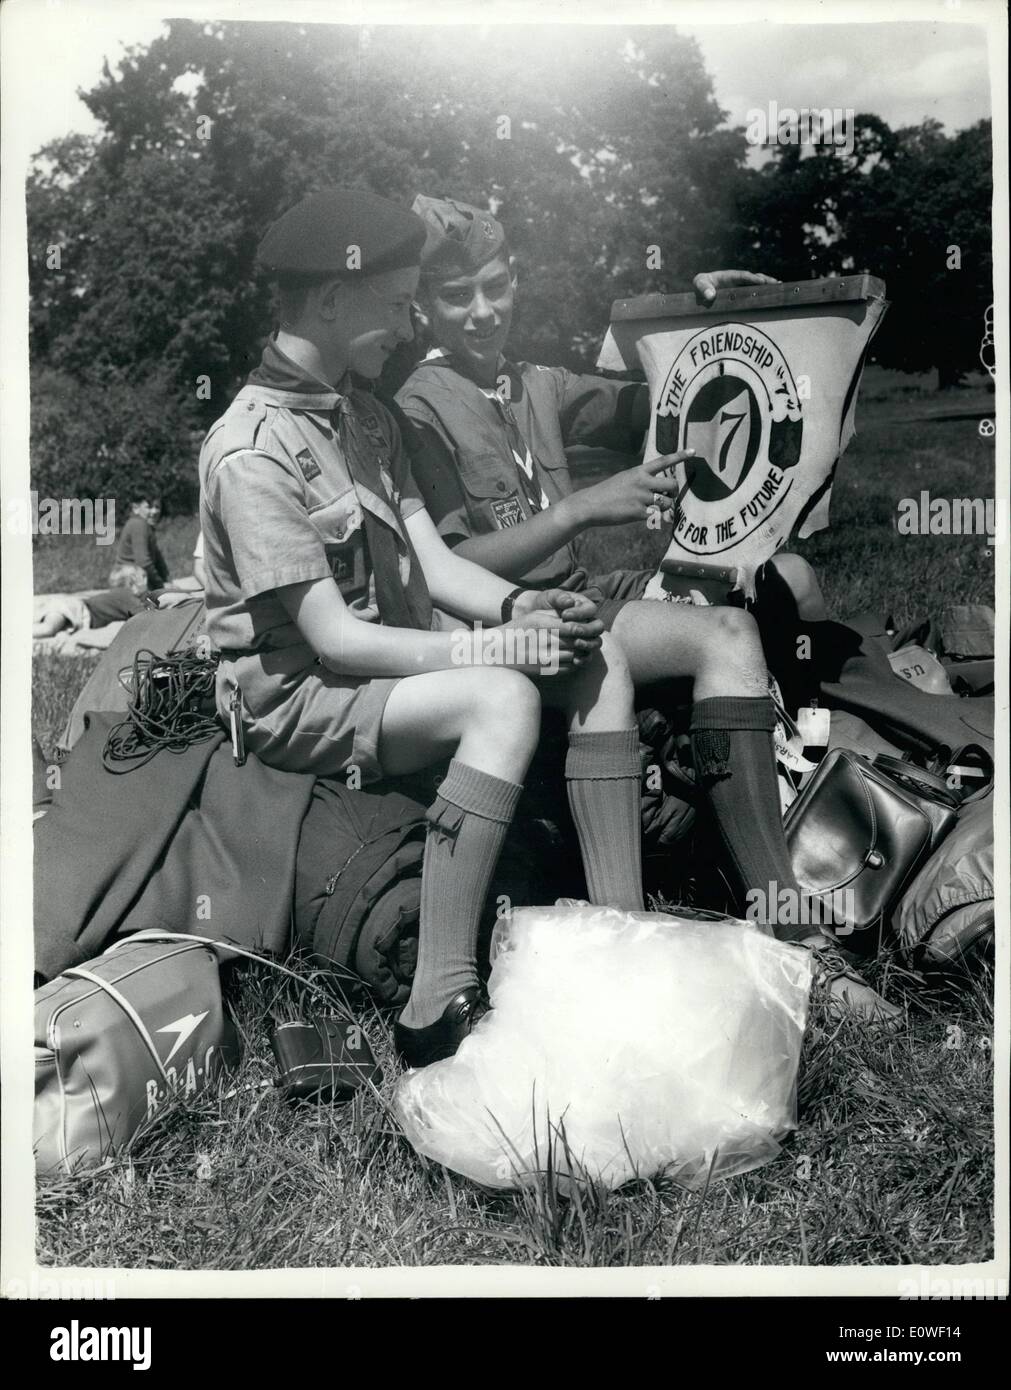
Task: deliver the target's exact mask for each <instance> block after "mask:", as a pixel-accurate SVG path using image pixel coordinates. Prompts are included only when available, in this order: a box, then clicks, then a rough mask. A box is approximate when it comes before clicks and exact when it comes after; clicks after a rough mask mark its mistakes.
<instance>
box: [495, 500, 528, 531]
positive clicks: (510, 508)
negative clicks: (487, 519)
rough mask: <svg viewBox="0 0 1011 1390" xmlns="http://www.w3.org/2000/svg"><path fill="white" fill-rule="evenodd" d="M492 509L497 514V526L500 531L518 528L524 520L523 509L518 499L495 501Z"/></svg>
mask: <svg viewBox="0 0 1011 1390" xmlns="http://www.w3.org/2000/svg"><path fill="white" fill-rule="evenodd" d="M491 509H492V511H493V512H494V513H495V525H496V526H497V527H498V528H499V530H500V531H504V530H505V529H506V527H508V526H518V525H519V524H520V522H521V521H522V520H523V508H522V506H521V505H520V499H519V498H518V497H515V496H514V497H506V498H504V499H502V500H501V501H493V502H492V504H491Z"/></svg>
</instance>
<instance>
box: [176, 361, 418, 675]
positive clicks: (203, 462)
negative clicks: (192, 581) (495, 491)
mask: <svg viewBox="0 0 1011 1390" xmlns="http://www.w3.org/2000/svg"><path fill="white" fill-rule="evenodd" d="M319 387H320V389H319V392H318V393H315V392H311V391H285V390H278V389H275V388H273V387H267V386H263V385H259V384H255V383H252V382H250V383H247V384H246V385H245V386H244V387H243V388H242V390H241V391H240V392H239V393H238V395H237V396H236V397H235V399H234V400H233V402H232V404H231V405H230V406H229V408H228V409H227V410H226V411H225V413H224V415H222V417H221V418H220V420H218V421H217V423H216V424H215V425H213V426H212V428H211V430H210V432H209V433H208V435H207V438H206V440H205V441H204V445H203V448H202V450H201V453H200V524H201V529H202V532H203V536H204V550H205V555H204V564H205V567H206V572H207V578H206V602H207V632H208V635H209V637H210V639H211V641H212V642H213V643H214V644H215V645H216V646H218V647H220V648H222V649H225V650H233V651H234V650H245V651H251V650H256V651H266V650H272V651H277V650H280V649H282V648H291V647H297V646H299V645H301V646H305V645H306V644H305V643H304V641H303V638H302V636H301V634H300V633H299V631H298V629H297V627H296V626H295V624H294V623H293V622H292V621H291V619H290V618H289V616H288V612H287V610H286V609H285V607H284V605H283V604H282V603H281V601H280V599H279V598H278V597H277V594H276V592H275V590H277V589H279V588H281V587H282V586H284V585H287V584H299V583H305V582H307V581H310V580H314V579H326V578H329V577H330V576H332V577H333V578H334V579H335V580H336V581H337V586H338V588H339V589H340V592H341V595H342V596H343V598H344V600H345V602H346V603H347V605H348V607H349V608H350V609H351V611H352V612H353V613H354V615H355V617H357V618H359V619H362V620H364V621H365V622H377V621H378V620H379V609H378V605H377V602H376V591H375V580H374V577H373V575H372V573H371V570H370V567H369V562H368V549H367V547H366V545H365V539H364V533H363V527H362V508H363V507H365V508H368V509H369V510H370V511H371V512H372V513H373V514H374V515H375V516H377V517H378V518H379V519H380V520H381V521H384V522H385V523H386V524H387V525H388V526H390V527H392V528H393V530H394V531H395V532H396V533H397V535H398V536H400V537H402V536H403V526H402V522H403V521H404V520H406V519H407V518H408V517H410V516H413V515H414V513H415V512H417V511H420V510H421V508H422V507H423V505H424V504H423V502H422V500H421V497H420V495H419V493H418V491H417V489H416V488H415V485H414V483H413V481H412V479H411V476H410V473H409V471H408V466H407V460H406V455H405V453H404V450H403V447H402V445H401V441H400V434H399V431H398V430H397V428H396V426H395V425H394V423H393V421H392V419H391V417H390V416H389V414H388V412H387V411H386V410H385V409H384V408H383V407H382V406H381V405H379V403H378V402H375V403H374V414H375V417H376V419H377V421H378V423H379V427H380V429H381V431H382V434H383V436H384V437H385V439H386V441H387V444H388V452H387V453H386V454H385V456H383V457H382V462H381V467H380V477H381V481H382V485H383V491H384V493H385V495H379V493H377V492H373V491H371V490H369V489H367V488H360V489H359V490H358V491H356V489H355V486H354V483H353V482H352V480H351V475H350V473H349V471H348V467H347V464H346V462H345V459H344V456H343V453H342V450H341V447H340V444H339V441H338V437H337V430H336V428H335V425H334V422H333V420H332V413H333V411H334V409H335V407H336V406H337V405H338V404H339V403H340V401H341V399H342V398H341V396H340V395H339V394H338V392H336V391H334V390H328V389H326V388H325V383H323V382H320V383H319ZM398 554H399V563H400V578H401V582H402V583H405V584H406V582H407V578H408V576H409V573H410V565H411V558H410V553H409V549H408V546H407V544H406V541H404V543H403V544H402V545H398ZM307 654H308V649H307ZM312 659H314V658H312Z"/></svg>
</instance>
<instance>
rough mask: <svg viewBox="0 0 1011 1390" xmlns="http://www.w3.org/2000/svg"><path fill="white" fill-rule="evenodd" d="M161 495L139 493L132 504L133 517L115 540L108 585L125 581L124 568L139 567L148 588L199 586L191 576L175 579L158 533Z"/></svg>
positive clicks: (181, 589) (194, 587) (179, 589)
mask: <svg viewBox="0 0 1011 1390" xmlns="http://www.w3.org/2000/svg"><path fill="white" fill-rule="evenodd" d="M161 512H162V505H161V498H160V497H158V496H138V497H135V498H134V499H133V501H132V502H131V504H130V513H131V514H130V516H129V517H128V518H127V519H126V521H125V522H124V523H123V529H122V530H121V531H120V533H119V536H118V538H117V540H116V551H115V556H114V559H113V566H112V570H111V572H110V574H109V587H110V588H113V589H114V588H117V587H118V586H119V585H121V584H122V583H124V580H123V577H122V575H123V567H124V566H127V565H132V566H137V567H138V568H139V569H141V570H143V571H144V574H145V576H146V578H147V587H148V589H149V590H152V591H153V590H156V589H170V590H177V591H184V592H187V591H189V590H195V589H198V588H199V587H200V585H199V581H198V580H196V579H195V578H194V577H193V576H192V575H188V574H186V575H180V576H179V577H178V578H176V579H173V578H172V576H171V575H170V574H169V567H168V565H167V563H166V561H165V556H164V555H163V554H162V552H161V547H160V546H159V544H158V536H157V534H156V532H157V527H158V522H159V521H160V520H161Z"/></svg>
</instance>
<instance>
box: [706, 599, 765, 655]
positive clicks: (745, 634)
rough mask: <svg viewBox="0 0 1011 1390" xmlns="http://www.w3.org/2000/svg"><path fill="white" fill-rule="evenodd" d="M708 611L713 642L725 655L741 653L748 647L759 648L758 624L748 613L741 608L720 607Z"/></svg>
mask: <svg viewBox="0 0 1011 1390" xmlns="http://www.w3.org/2000/svg"><path fill="white" fill-rule="evenodd" d="M710 611H711V612H712V615H713V618H712V621H713V629H714V630H713V633H712V640H713V643H714V644H719V648H720V650H721V652H722V653H723V654H724V655H725V656H727V657H732V656H733V655H734V653H735V652H736V653H741V652H744V651H748V650H749V649H750V648H756V649H757V650H759V651H760V650H761V640H760V638H759V635H758V624H757V623H756V622H755V620H754V618H753V617H752V616H751V614H750V613H747V612H745V610H744V609H743V608H722V607H721V608H713V609H711V610H710Z"/></svg>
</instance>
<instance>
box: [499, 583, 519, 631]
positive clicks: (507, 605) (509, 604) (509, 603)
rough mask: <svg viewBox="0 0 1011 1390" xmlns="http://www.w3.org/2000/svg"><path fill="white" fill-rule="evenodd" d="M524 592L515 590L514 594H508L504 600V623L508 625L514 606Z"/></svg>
mask: <svg viewBox="0 0 1011 1390" xmlns="http://www.w3.org/2000/svg"><path fill="white" fill-rule="evenodd" d="M523 592H524V590H523V589H513V591H512V593H511V594H506V596H505V598H504V599H503V600H502V621H503V622H504V623H507V622H508V621H509V619H510V618H511V617H512V615H513V604H514V603H515V602H516V600H517V599H518V598H519V596H520V594H522V593H523Z"/></svg>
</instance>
